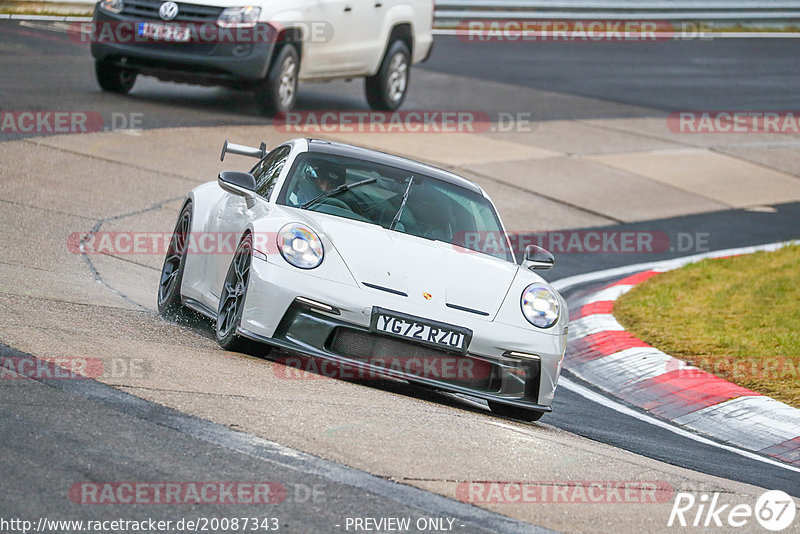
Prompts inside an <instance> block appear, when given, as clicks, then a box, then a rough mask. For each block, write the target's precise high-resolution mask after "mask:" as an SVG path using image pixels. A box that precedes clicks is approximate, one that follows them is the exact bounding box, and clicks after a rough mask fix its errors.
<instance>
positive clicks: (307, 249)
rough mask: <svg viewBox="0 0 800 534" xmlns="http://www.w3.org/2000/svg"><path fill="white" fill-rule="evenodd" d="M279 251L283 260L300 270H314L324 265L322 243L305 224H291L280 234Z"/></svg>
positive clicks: (282, 229)
mask: <svg viewBox="0 0 800 534" xmlns="http://www.w3.org/2000/svg"><path fill="white" fill-rule="evenodd" d="M278 250H280V251H281V256H283V259H285V260H286V261H288V262H289V263H291V264H292V265H294V266H295V267H299V268H300V269H313V268H314V267H317V266H318V265H319V264H320V263H322V257H323V255H324V250H323V248H322V241H321V240H320V238H319V237H318V236H317V234H315V233H314V231H313V230H312V229H311V228H309V227H308V226H305V225H303V224H298V223H290V224H287V225H286V226H284V227H283V228H281V231H280V232H278Z"/></svg>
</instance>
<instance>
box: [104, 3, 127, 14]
mask: <svg viewBox="0 0 800 534" xmlns="http://www.w3.org/2000/svg"><path fill="white" fill-rule="evenodd" d="M100 7H101V8H103V9H105V10H106V11H108V12H109V13H120V12H121V11H122V8H123V7H124V4H123V3H122V0H100Z"/></svg>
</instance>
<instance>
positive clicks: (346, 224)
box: [303, 211, 518, 320]
mask: <svg viewBox="0 0 800 534" xmlns="http://www.w3.org/2000/svg"><path fill="white" fill-rule="evenodd" d="M303 215H304V218H307V219H309V222H310V223H311V225H312V226H313V227H314V228H315V229H317V230H318V231H320V232H321V233H322V234H323V235H324V236H325V237H327V238H328V239H327V241H328V242H329V243H331V244H332V245H333V246H334V247H335V248H336V250H337V251H338V252H339V254H340V255H341V257H342V259H343V260H344V262H345V264H346V265H347V267H348V268H349V269H350V272H351V273H352V274H353V276H354V277H355V279H356V281H357V282H358V283H359V285H361V286H362V287H367V288H370V289H373V290H376V291H385V292H389V293H403V294H405V295H407V296H408V298H409V300H410V302H413V303H418V304H424V303H429V304H430V305H431V306H432V307H433V308H434V309H436V308H440V309H441V308H449V309H450V310H452V309H453V308H456V309H459V308H460V309H462V310H464V311H468V310H471V311H472V312H477V313H476V317H482V318H484V319H486V320H492V319H494V317H495V315H496V314H497V312H498V310H499V309H500V306H501V305H502V303H503V300H504V298H505V296H506V293H507V292H508V288H509V287H510V286H511V283H512V282H513V280H514V276H515V274H516V272H517V270H518V266H517V265H516V264H514V263H511V262H508V261H503V260H500V259H498V258H494V257H491V256H487V255H485V254H481V253H478V252H473V251H471V250H467V249H464V248H461V247H457V246H455V245H451V244H449V243H443V242H441V241H431V240H428V239H423V238H420V237H415V236H411V235H406V234H402V233H400V232H394V231H390V230H386V229H385V228H382V227H380V226H377V225H373V224H367V223H362V222H358V221H352V220H348V219H343V218H341V217H336V216H333V215H327V214H324V213H317V212H310V211H304V212H303ZM323 239H324V238H323ZM398 311H402V310H398Z"/></svg>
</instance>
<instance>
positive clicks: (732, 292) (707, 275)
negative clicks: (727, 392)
mask: <svg viewBox="0 0 800 534" xmlns="http://www.w3.org/2000/svg"><path fill="white" fill-rule="evenodd" d="M614 316H615V317H616V318H617V320H618V321H619V322H620V323H621V324H622V325H623V326H624V327H625V328H626V329H627V330H628V331H629V332H631V333H632V334H634V335H635V336H637V337H639V338H640V339H642V340H644V341H645V342H647V343H649V344H650V345H653V346H654V347H656V348H658V349H659V350H662V351H664V352H666V353H667V354H670V355H672V356H675V357H676V358H680V359H682V360H686V361H688V362H689V363H691V364H692V365H695V366H697V367H699V368H701V369H704V370H706V371H708V372H710V373H713V374H715V375H717V376H719V377H722V378H725V379H726V380H730V381H731V382H734V383H736V384H739V385H741V386H744V387H746V388H749V389H752V390H753V391H757V392H759V393H762V394H764V395H769V396H770V397H773V398H775V399H777V400H779V401H782V402H785V403H786V404H789V405H792V406H794V407H796V408H800V246H789V247H785V248H783V249H780V250H778V251H775V252H758V253H755V254H748V255H744V256H736V257H733V258H723V259H712V260H704V261H701V262H699V263H695V264H691V265H688V266H686V267H684V268H682V269H677V270H675V271H670V272H667V273H664V274H660V275H658V276H655V277H653V278H651V279H649V280H647V281H646V282H644V283H643V284H641V285H639V286H637V287H635V288H634V289H632V290H631V291H629V292H628V293H627V294H625V295H623V296H622V297H621V298H620V299H619V300H617V302H616V303H615V305H614Z"/></svg>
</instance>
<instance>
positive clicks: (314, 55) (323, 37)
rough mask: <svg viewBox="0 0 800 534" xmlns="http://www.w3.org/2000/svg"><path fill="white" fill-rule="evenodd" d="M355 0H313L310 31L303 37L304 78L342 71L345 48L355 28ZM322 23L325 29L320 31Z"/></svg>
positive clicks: (302, 62)
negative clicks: (351, 15)
mask: <svg viewBox="0 0 800 534" xmlns="http://www.w3.org/2000/svg"><path fill="white" fill-rule="evenodd" d="M352 1H353V0H311V1H310V2H309V4H308V5H309V9H308V12H307V19H306V21H305V22H306V26H307V35H305V36H304V38H303V48H304V51H303V58H302V61H301V63H300V76H301V77H302V78H309V77H310V78H314V77H318V78H324V77H326V76H332V75H336V74H339V73H341V72H342V70H343V67H344V65H345V63H346V62H347V56H346V52H345V48H346V47H347V43H348V40H349V39H350V32H351V30H352V28H351V27H350V23H351V21H352V17H350V13H351V11H352V6H351V2H352ZM320 25H322V26H323V27H324V28H325V31H321V32H320V31H316V30H317V29H318V28H319V26H320Z"/></svg>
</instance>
